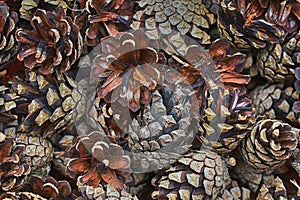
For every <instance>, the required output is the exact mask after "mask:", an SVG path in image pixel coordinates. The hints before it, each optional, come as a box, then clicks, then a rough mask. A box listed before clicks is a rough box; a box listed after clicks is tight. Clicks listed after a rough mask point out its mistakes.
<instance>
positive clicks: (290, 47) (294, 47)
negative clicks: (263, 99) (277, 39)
mask: <svg viewBox="0 0 300 200" xmlns="http://www.w3.org/2000/svg"><path fill="white" fill-rule="evenodd" d="M257 59H258V62H257V65H258V68H259V72H260V74H261V76H263V77H264V78H266V79H268V80H269V81H271V82H286V81H287V80H289V77H293V76H294V74H295V70H296V67H297V66H299V64H300V31H299V32H298V33H297V34H293V35H291V36H289V37H288V38H286V39H285V40H284V41H283V42H281V43H280V44H272V45H268V46H267V48H265V49H262V50H261V51H259V54H258V57H257Z"/></svg>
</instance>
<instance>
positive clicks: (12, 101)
mask: <svg viewBox="0 0 300 200" xmlns="http://www.w3.org/2000/svg"><path fill="white" fill-rule="evenodd" d="M16 99H18V96H17V95H16V94H15V93H10V92H9V88H7V87H5V86H0V121H2V122H7V123H8V122H13V121H15V120H16V119H17V118H18V116H17V115H15V114H13V113H11V111H12V110H13V109H15V108H16V107H17V104H16Z"/></svg>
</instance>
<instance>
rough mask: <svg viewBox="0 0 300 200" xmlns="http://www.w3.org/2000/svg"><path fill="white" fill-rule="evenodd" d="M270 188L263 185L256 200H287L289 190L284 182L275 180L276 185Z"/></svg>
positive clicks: (278, 179)
mask: <svg viewBox="0 0 300 200" xmlns="http://www.w3.org/2000/svg"><path fill="white" fill-rule="evenodd" d="M271 186H272V187H271V188H268V187H267V186H266V185H265V184H263V185H262V186H261V188H260V190H259V192H258V195H257V197H256V200H277V199H278V200H287V199H289V198H288V196H287V189H286V187H285V186H284V184H283V182H282V180H281V179H280V178H279V177H277V178H275V179H274V183H273V184H272V185H271Z"/></svg>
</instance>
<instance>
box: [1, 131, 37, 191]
mask: <svg viewBox="0 0 300 200" xmlns="http://www.w3.org/2000/svg"><path fill="white" fill-rule="evenodd" d="M25 148H26V146H25V145H21V144H18V145H16V141H15V140H14V139H12V138H6V136H5V135H4V134H2V133H0V154H1V157H0V185H1V186H0V191H13V190H16V189H19V188H20V187H22V186H23V184H24V182H25V181H26V178H27V175H28V174H29V173H30V171H31V169H30V164H28V163H26V162H24V160H23V159H22V158H23V154H24V152H25Z"/></svg>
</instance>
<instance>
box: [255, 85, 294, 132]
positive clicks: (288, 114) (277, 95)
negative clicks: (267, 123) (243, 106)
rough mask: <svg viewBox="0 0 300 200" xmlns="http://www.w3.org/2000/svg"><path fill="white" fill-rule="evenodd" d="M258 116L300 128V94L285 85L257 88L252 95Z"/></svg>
mask: <svg viewBox="0 0 300 200" xmlns="http://www.w3.org/2000/svg"><path fill="white" fill-rule="evenodd" d="M250 95H251V97H252V99H253V105H254V107H255V108H256V110H257V114H258V115H262V116H265V117H267V118H269V119H279V120H282V121H283V122H286V123H289V124H290V125H292V126H293V127H295V128H299V127H300V115H299V106H298V103H297V102H298V101H299V92H297V91H296V90H295V88H294V87H293V86H291V85H285V84H283V83H279V84H271V85H264V86H262V87H257V88H256V89H255V90H254V91H253V92H252V93H251V94H250Z"/></svg>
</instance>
